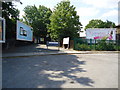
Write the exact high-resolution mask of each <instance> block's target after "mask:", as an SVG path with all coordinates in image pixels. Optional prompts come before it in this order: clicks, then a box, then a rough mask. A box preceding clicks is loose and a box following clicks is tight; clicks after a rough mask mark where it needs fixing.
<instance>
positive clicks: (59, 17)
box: [48, 1, 82, 40]
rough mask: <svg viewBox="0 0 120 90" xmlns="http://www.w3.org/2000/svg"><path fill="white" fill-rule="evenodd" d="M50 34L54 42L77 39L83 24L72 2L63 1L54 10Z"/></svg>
mask: <svg viewBox="0 0 120 90" xmlns="http://www.w3.org/2000/svg"><path fill="white" fill-rule="evenodd" d="M50 21H51V23H50V25H49V26H48V28H49V33H50V36H51V38H52V39H53V40H62V39H63V38H64V37H70V38H73V37H77V36H78V31H79V30H80V28H81V27H80V26H82V25H81V23H80V22H79V16H78V15H77V12H76V11H75V7H74V6H73V5H70V1H61V2H60V3H58V4H57V6H56V7H55V8H54V11H53V13H52V15H51V16H50Z"/></svg>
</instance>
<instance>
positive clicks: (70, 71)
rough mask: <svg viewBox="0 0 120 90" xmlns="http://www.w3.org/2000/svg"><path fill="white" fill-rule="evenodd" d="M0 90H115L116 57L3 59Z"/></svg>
mask: <svg viewBox="0 0 120 90" xmlns="http://www.w3.org/2000/svg"><path fill="white" fill-rule="evenodd" d="M2 67H3V75H2V78H3V82H2V84H3V88H118V54H117V53H110V54H107V53H103V54H72V55H48V56H33V57H17V58H4V59H3V62H2Z"/></svg>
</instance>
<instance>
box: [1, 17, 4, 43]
mask: <svg viewBox="0 0 120 90" xmlns="http://www.w3.org/2000/svg"><path fill="white" fill-rule="evenodd" d="M0 43H5V19H4V18H2V17H0Z"/></svg>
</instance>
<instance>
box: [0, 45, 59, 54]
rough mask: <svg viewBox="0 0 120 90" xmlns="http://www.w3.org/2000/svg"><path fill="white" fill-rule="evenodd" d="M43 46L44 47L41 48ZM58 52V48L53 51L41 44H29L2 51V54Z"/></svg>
mask: <svg viewBox="0 0 120 90" xmlns="http://www.w3.org/2000/svg"><path fill="white" fill-rule="evenodd" d="M43 46H44V47H43ZM46 51H47V52H50V51H54V52H58V51H59V50H58V47H56V48H55V49H51V48H50V49H49V48H48V49H47V47H46V45H41V44H30V45H25V46H19V47H11V48H8V49H4V50H2V52H3V54H6V53H34V52H46Z"/></svg>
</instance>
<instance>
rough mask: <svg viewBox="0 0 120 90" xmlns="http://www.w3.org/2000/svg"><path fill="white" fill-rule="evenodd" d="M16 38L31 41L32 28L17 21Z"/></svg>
mask: <svg viewBox="0 0 120 90" xmlns="http://www.w3.org/2000/svg"><path fill="white" fill-rule="evenodd" d="M17 40H23V41H33V31H32V28H31V27H30V26H28V25H25V24H24V23H22V22H20V21H17Z"/></svg>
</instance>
